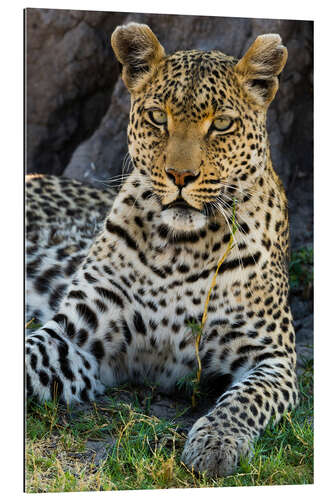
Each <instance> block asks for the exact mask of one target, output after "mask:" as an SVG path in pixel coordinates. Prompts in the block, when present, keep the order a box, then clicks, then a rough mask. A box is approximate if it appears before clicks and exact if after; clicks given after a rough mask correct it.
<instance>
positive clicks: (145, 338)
mask: <svg viewBox="0 0 333 500" xmlns="http://www.w3.org/2000/svg"><path fill="white" fill-rule="evenodd" d="M269 37H270V38H269ZM261 38H262V40H261V43H260V44H258V45H257V46H256V45H255V44H254V46H252V48H251V49H250V50H249V52H248V53H247V54H246V55H245V56H244V58H243V59H241V61H239V62H238V61H237V60H236V59H234V58H231V57H228V56H225V55H224V54H222V53H220V52H217V51H213V52H200V51H186V52H177V53H175V54H173V55H171V56H167V57H166V56H165V55H164V51H163V49H162V47H161V46H160V45H159V43H158V41H157V39H156V38H155V37H154V35H153V34H152V33H151V31H150V30H149V28H147V27H145V26H142V25H136V24H130V25H128V26H127V27H120V28H118V29H117V30H116V32H115V34H114V35H113V47H114V50H115V52H116V55H117V57H118V59H119V60H120V62H121V63H122V64H123V79H124V82H125V84H126V85H127V86H128V88H129V90H130V91H131V94H132V107H131V117H130V123H129V127H128V140H129V151H130V154H131V157H132V161H133V164H134V171H133V172H132V173H131V175H130V176H129V177H128V178H127V180H126V181H125V183H124V185H123V187H122V189H121V190H120V192H119V194H118V195H117V196H116V198H115V200H114V202H113V198H114V196H115V194H114V193H113V192H111V191H108V190H106V191H100V192H98V191H96V190H94V189H92V188H88V187H85V186H82V185H81V184H80V183H78V182H76V181H70V180H66V179H62V180H59V179H56V178H53V177H40V176H36V177H33V178H31V179H29V181H28V189H27V193H28V196H29V195H30V196H31V204H30V198H28V214H27V215H28V224H27V228H28V232H27V239H28V249H27V260H28V278H29V279H28V280H27V283H28V294H27V306H28V311H29V313H28V315H29V316H39V317H40V319H42V320H43V322H44V321H46V323H45V325H44V326H43V327H42V328H40V329H39V330H38V331H37V332H35V333H33V334H32V335H30V336H29V339H28V340H27V389H28V393H29V394H30V395H33V396H37V397H38V398H40V399H49V398H52V397H53V396H54V394H55V393H56V394H57V395H58V396H60V397H61V398H62V399H63V400H65V401H66V402H72V401H80V400H82V399H89V398H90V399H92V398H94V397H95V396H96V395H97V394H99V393H101V392H102V391H103V387H104V386H105V385H107V386H112V385H116V384H119V383H121V382H124V381H127V380H134V381H135V382H138V381H141V382H145V381H149V382H153V383H154V384H157V385H158V386H159V387H160V388H161V389H162V390H165V391H172V390H173V389H174V388H175V386H176V384H177V382H178V381H179V380H180V379H181V378H182V377H184V376H186V375H188V374H190V373H193V372H194V371H195V369H196V367H197V359H196V355H195V347H194V343H195V336H194V334H193V331H192V329H191V327H190V326H189V322H190V321H192V322H193V320H194V321H195V322H197V323H200V321H201V318H202V314H203V311H204V303H205V299H206V297H207V293H208V290H209V288H210V285H211V282H212V278H213V275H214V272H215V269H216V266H217V263H218V260H219V258H220V257H221V255H223V253H224V252H225V250H226V248H227V245H228V243H229V241H230V234H231V231H232V227H231V226H232V222H233V218H234V222H235V225H236V232H235V234H234V243H235V244H234V246H233V248H232V250H231V252H230V253H229V255H228V256H227V258H226V260H225V262H224V263H223V264H222V266H221V268H220V271H219V273H218V276H217V281H216V285H215V287H214V289H213V292H212V294H211V297H210V301H209V307H208V317H207V321H206V323H205V327H204V330H203V333H202V338H201V342H200V359H201V362H202V379H206V380H209V378H210V377H216V376H218V377H219V380H220V383H221V397H220V398H219V399H218V401H217V403H216V406H215V407H214V408H213V409H212V410H211V411H210V412H209V414H208V415H206V416H204V417H202V418H201V419H199V420H198V421H197V422H196V424H195V425H194V426H193V428H192V430H191V431H190V434H189V438H188V441H187V444H186V446H185V449H184V453H183V459H184V461H185V462H186V463H187V464H188V465H189V466H193V468H194V470H201V471H203V470H206V471H207V472H208V473H209V474H228V473H230V472H231V471H232V470H234V468H235V467H236V465H237V462H238V460H239V456H240V454H247V453H248V452H249V450H250V445H251V441H252V439H253V438H254V437H255V436H257V435H258V434H259V433H260V432H261V431H262V430H263V429H264V428H265V426H266V425H267V423H268V421H269V419H270V418H271V416H272V415H275V416H276V417H277V418H280V416H281V415H282V414H283V412H284V411H286V410H287V409H289V408H292V407H293V406H295V405H296V404H297V397H298V396H297V385H296V377H295V364H296V354H295V336H294V331H293V326H292V317H291V313H290V308H289V305H288V272H287V261H288V216H287V207H286V198H285V194H284V191H283V188H282V186H281V183H280V181H279V179H278V177H277V176H276V174H275V172H274V170H273V167H272V164H271V160H270V154H269V144H268V138H267V132H266V128H265V118H266V109H267V107H268V104H269V102H270V101H271V100H272V98H273V97H274V94H275V91H276V88H277V79H276V75H277V74H278V73H279V72H280V71H281V69H282V67H283V65H284V62H285V58H286V55H285V49H284V48H283V47H282V46H281V45H280V39H279V37H278V36H277V35H266V38H265V37H261ZM257 40H258V39H257ZM135 43H137V47H135ZM255 43H257V42H255ZM133 47H134V49H135V48H136V50H134V49H133ZM251 50H252V52H251ZM134 52H135V53H134ZM133 53H134V55H133ZM260 54H263V57H262V61H261V66H260V68H259V69H258V68H256V67H255V64H257V65H258V60H259V62H260V57H258V55H259V56H260ZM253 61H254V63H253ZM251 63H253V64H252V66H251ZM132 66H133V67H132ZM253 68H254V69H253ZM256 71H257V73H258V72H259V76H258V74H257V73H256ZM260 71H261V73H260ZM269 71H270V72H271V73H272V75H271V73H270V72H269ZM249 75H250V76H249ZM262 75H264V78H263V77H262ZM261 78H263V79H264V81H265V83H264V84H263V83H262V82H263V80H262V79H261ZM249 82H251V83H249ZM258 82H259V83H258ZM225 127H226V128H225ZM104 213H107V215H106V218H105V221H104V223H103V224H102V225H101V224H99V222H100V221H101V220H102V217H103V215H104ZM94 233H96V234H97V235H96V237H95V238H93V236H94Z"/></svg>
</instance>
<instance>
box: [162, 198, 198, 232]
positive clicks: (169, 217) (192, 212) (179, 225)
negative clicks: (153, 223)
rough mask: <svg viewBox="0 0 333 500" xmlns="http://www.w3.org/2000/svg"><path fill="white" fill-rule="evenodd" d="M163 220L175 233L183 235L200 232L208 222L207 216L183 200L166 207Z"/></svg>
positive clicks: (180, 199)
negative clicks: (178, 232)
mask: <svg viewBox="0 0 333 500" xmlns="http://www.w3.org/2000/svg"><path fill="white" fill-rule="evenodd" d="M161 219H162V220H163V222H164V223H165V224H166V225H167V226H169V227H170V228H171V229H172V230H173V231H176V232H177V231H180V232H182V233H184V232H193V231H199V230H200V229H202V227H203V226H204V225H205V224H206V222H207V218H206V215H205V214H204V213H203V212H202V211H201V210H198V209H197V208H195V207H193V206H192V205H190V204H189V203H187V201H186V200H184V199H183V198H177V199H176V200H174V201H172V202H171V203H168V204H167V205H164V206H163V208H162V211H161Z"/></svg>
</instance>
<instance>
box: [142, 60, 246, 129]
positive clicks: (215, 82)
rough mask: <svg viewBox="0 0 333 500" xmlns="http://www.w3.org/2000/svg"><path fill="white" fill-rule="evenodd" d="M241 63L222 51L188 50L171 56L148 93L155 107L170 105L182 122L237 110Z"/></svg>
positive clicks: (159, 70)
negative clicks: (237, 73) (237, 67)
mask: <svg viewBox="0 0 333 500" xmlns="http://www.w3.org/2000/svg"><path fill="white" fill-rule="evenodd" d="M237 61H238V60H237V59H236V58H234V57H230V56H228V55H226V54H223V53H222V52H219V51H209V52H207V51H199V50H188V51H178V52H175V53H174V54H171V55H169V56H167V57H166V58H165V59H164V60H163V61H162V62H161V64H160V66H159V68H158V71H157V72H156V74H155V77H154V78H153V79H152V80H151V81H150V84H149V85H148V88H147V87H146V88H145V89H144V97H145V100H147V99H151V104H152V105H154V103H156V105H158V104H159V103H163V104H164V105H168V106H169V108H170V111H172V113H173V115H174V116H177V115H178V116H179V117H180V119H181V120H186V119H188V118H190V119H191V120H192V121H196V120H199V119H201V118H203V117H204V116H205V115H207V114H210V113H214V112H215V111H216V109H217V108H221V107H227V108H228V107H229V108H235V107H236V108H237V102H236V103H235V98H236V100H237V97H238V96H239V87H238V84H237V79H236V78H235V75H234V71H233V68H234V66H235V65H236V63H237Z"/></svg>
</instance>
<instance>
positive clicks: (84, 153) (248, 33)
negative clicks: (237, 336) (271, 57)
mask: <svg viewBox="0 0 333 500" xmlns="http://www.w3.org/2000/svg"><path fill="white" fill-rule="evenodd" d="M130 21H136V22H143V23H146V24H148V25H149V26H150V27H151V29H152V30H153V31H154V32H155V34H156V35H157V37H158V38H159V40H160V42H161V43H162V45H163V46H164V47H165V49H166V51H167V52H172V51H174V50H178V49H193V48H196V49H207V50H210V49H219V50H222V51H223V52H225V53H227V54H230V55H234V56H236V57H241V56H242V55H243V54H244V52H245V51H246V49H247V48H248V47H249V45H250V44H251V43H252V41H253V40H254V39H255V38H256V36H258V35H260V34H263V33H279V34H280V35H281V37H282V39H283V42H284V44H285V45H286V47H287V48H288V52H289V58H288V62H287V64H286V67H285V69H284V71H283V72H282V74H281V78H280V90H279V92H278V94H277V96H276V99H275V101H274V102H273V103H272V105H271V107H270V111H269V114H268V130H269V133H270V140H271V146H272V157H273V163H274V165H275V168H276V170H277V172H278V174H279V175H280V176H281V178H282V181H283V183H284V186H285V188H286V191H287V196H288V199H289V211H290V222H291V243H292V249H299V248H301V247H304V246H307V247H308V246H311V245H312V238H313V23H312V22H310V21H292V20H269V19H243V18H223V17H205V16H178V15H159V14H129V13H121V12H117V13H112V12H89V11H73V10H54V9H52V10H50V9H27V10H26V124H27V127H26V133H27V135H26V137H27V139H26V170H27V172H29V173H35V172H41V173H49V174H56V175H64V176H66V177H72V178H75V179H79V180H81V181H83V182H86V183H90V184H93V185H95V186H96V187H98V186H100V187H102V186H104V182H105V181H107V180H109V179H110V178H112V177H114V176H115V175H117V174H119V173H121V171H122V168H123V162H124V158H125V155H126V127H127V120H128V111H129V96H128V94H127V91H126V89H125V87H124V85H123V83H122V81H121V79H120V78H119V67H118V63H117V61H116V59H115V56H114V54H113V52H112V49H111V45H110V35H111V33H112V31H113V30H114V28H115V27H116V26H117V25H119V24H123V23H127V22H130ZM292 307H293V313H294V317H295V326H296V328H297V330H298V333H297V335H298V339H299V341H301V339H303V340H302V342H303V344H304V346H305V345H306V344H307V343H312V342H311V339H312V331H313V329H312V321H313V316H312V291H311V290H310V292H308V291H307V292H306V294H305V297H304V290H303V289H302V290H301V291H299V290H298V291H297V290H296V292H295V293H293V294H292Z"/></svg>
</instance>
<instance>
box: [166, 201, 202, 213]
mask: <svg viewBox="0 0 333 500" xmlns="http://www.w3.org/2000/svg"><path fill="white" fill-rule="evenodd" d="M171 208H175V209H178V210H184V211H188V210H196V211H197V212H199V213H201V210H199V209H197V208H195V207H192V205H190V204H189V203H187V201H186V200H184V198H177V199H176V200H174V201H172V202H171V203H168V204H167V205H164V206H163V208H162V211H164V210H169V209H171Z"/></svg>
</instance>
